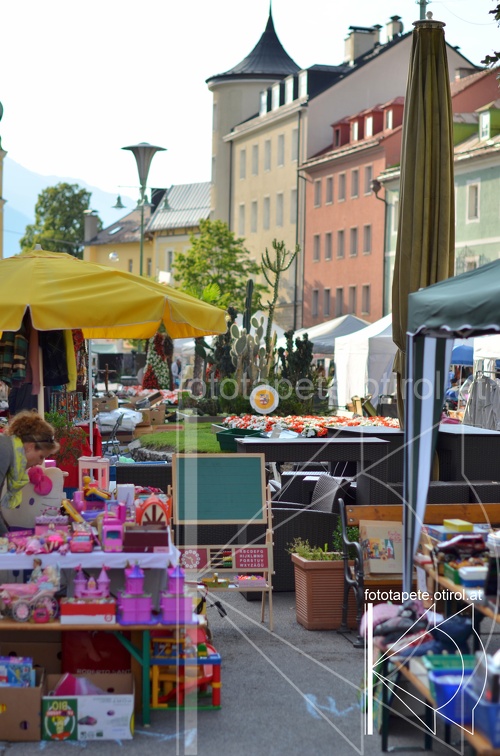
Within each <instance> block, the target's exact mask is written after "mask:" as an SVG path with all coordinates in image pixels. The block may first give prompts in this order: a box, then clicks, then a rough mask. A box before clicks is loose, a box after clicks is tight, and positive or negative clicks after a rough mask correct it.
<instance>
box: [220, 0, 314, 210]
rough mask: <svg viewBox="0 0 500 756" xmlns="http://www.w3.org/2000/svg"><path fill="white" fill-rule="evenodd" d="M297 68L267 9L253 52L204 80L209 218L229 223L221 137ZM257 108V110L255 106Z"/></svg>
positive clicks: (227, 156)
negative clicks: (209, 104) (208, 100)
mask: <svg viewBox="0 0 500 756" xmlns="http://www.w3.org/2000/svg"><path fill="white" fill-rule="evenodd" d="M298 70H299V66H298V65H297V64H296V63H295V61H294V60H292V58H291V57H290V56H289V55H288V53H287V52H286V50H285V49H284V47H283V45H282V44H281V42H280V40H279V38H278V35H277V34H276V30H275V28H274V21H273V16H272V9H271V6H269V18H268V20H267V24H266V28H265V30H264V33H263V34H262V36H261V38H260V39H259V41H258V42H257V44H256V45H255V47H254V48H253V50H252V51H251V52H250V53H249V54H248V55H247V56H246V58H243V60H242V61H241V62H240V63H238V64H237V65H236V66H234V67H233V68H230V69H229V70H228V71H225V73H221V74H216V75H215V76H211V77H210V78H208V79H207V80H206V83H207V85H208V88H209V89H210V91H211V92H212V93H213V117H212V191H211V215H212V217H213V218H217V219H220V220H223V221H226V222H227V223H229V222H230V215H231V212H230V201H231V197H230V180H229V177H230V173H231V145H230V144H229V143H226V142H225V141H224V137H225V136H226V134H228V133H229V132H230V131H231V129H232V128H233V127H234V126H235V125H236V124H238V123H241V122H242V121H245V120H246V119H248V118H250V117H252V116H255V115H256V114H257V108H258V103H259V98H260V93H261V92H262V91H265V90H266V89H267V88H268V87H269V86H270V85H271V84H272V83H273V82H275V81H279V80H282V79H284V78H285V77H286V76H289V75H290V74H293V73H296V72H297V71H298ZM256 104H257V106H256Z"/></svg>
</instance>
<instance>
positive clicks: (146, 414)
mask: <svg viewBox="0 0 500 756" xmlns="http://www.w3.org/2000/svg"><path fill="white" fill-rule="evenodd" d="M139 411H140V413H141V415H142V420H141V422H140V423H137V425H136V426H135V427H136V428H140V427H141V426H143V425H151V412H152V410H150V409H143V410H139Z"/></svg>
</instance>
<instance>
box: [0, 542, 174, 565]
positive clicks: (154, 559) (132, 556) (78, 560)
mask: <svg viewBox="0 0 500 756" xmlns="http://www.w3.org/2000/svg"><path fill="white" fill-rule="evenodd" d="M178 553H179V552H178V550H177V548H176V547H175V546H174V545H173V544H171V546H170V548H169V549H167V550H166V551H156V552H155V551H153V552H152V553H148V552H129V551H120V552H116V553H113V552H109V551H99V550H94V551H91V552H89V553H88V554H86V553H81V554H73V553H71V552H68V553H67V554H64V555H61V554H60V553H59V552H58V551H52V552H50V553H42V554H0V570H12V571H16V570H31V569H33V560H34V559H40V560H41V562H42V567H47V566H48V565H54V566H55V565H57V566H58V567H59V568H60V569H61V570H66V569H68V570H70V569H74V568H75V567H78V566H80V565H81V567H82V569H84V570H85V569H89V570H90V569H94V568H95V569H98V568H100V567H102V566H103V565H106V567H109V569H123V568H124V567H126V566H127V564H137V565H138V566H139V567H141V568H142V569H155V570H166V569H167V567H169V565H171V564H172V563H174V562H175V563H176V562H177V557H178Z"/></svg>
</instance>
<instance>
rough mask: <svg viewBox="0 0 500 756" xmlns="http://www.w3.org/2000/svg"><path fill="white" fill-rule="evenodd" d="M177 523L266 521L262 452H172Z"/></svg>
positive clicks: (175, 520)
mask: <svg viewBox="0 0 500 756" xmlns="http://www.w3.org/2000/svg"><path fill="white" fill-rule="evenodd" d="M172 473H173V474H172V484H173V486H172V487H173V498H174V522H175V524H177V525H182V524H184V525H188V524H195V523H199V524H207V525H208V524H222V523H236V524H238V523H242V524H243V523H248V522H252V523H254V522H267V515H266V475H265V467H264V455H263V454H174V455H172Z"/></svg>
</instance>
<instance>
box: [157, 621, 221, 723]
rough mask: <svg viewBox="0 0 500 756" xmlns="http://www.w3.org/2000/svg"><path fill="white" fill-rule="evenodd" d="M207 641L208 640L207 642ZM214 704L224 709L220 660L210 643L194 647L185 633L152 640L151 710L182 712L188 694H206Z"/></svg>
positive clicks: (211, 707) (207, 706)
mask: <svg viewBox="0 0 500 756" xmlns="http://www.w3.org/2000/svg"><path fill="white" fill-rule="evenodd" d="M205 640H206V639H205ZM209 688H211V691H212V696H211V704H209V705H206V706H203V704H202V703H201V705H200V706H199V708H200V709H203V708H207V709H219V708H220V705H221V657H220V655H219V654H218V653H217V651H216V650H215V648H214V647H213V646H212V645H210V644H209V643H207V642H203V643H201V644H198V646H195V645H194V644H193V643H192V641H191V639H190V638H189V636H188V635H187V634H185V633H183V634H182V635H181V636H180V637H174V638H163V637H162V638H159V637H157V638H153V641H152V649H151V706H152V707H153V708H157V709H162V708H163V709H167V708H182V707H183V706H184V700H185V696H186V694H188V693H190V692H192V691H197V692H198V693H199V694H200V695H203V694H207V692H208V690H209Z"/></svg>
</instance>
